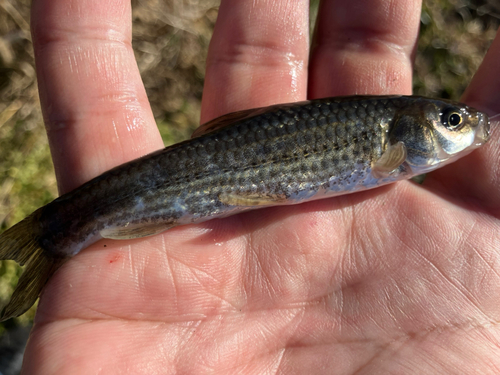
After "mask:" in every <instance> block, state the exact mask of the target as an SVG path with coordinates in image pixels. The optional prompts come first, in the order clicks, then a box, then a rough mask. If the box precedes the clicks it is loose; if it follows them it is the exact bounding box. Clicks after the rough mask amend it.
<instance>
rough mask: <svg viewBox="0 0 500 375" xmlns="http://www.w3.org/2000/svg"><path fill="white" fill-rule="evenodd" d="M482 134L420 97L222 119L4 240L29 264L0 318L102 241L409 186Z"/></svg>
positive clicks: (56, 204)
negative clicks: (395, 185)
mask: <svg viewBox="0 0 500 375" xmlns="http://www.w3.org/2000/svg"><path fill="white" fill-rule="evenodd" d="M489 135H490V122H489V119H488V116H487V115H486V114H484V113H482V112H479V111H477V110H475V109H473V108H471V107H468V106H466V105H465V104H461V103H457V102H453V101H449V100H444V99H432V98H425V97H418V96H401V95H391V96H350V97H333V98H325V99H317V100H310V101H305V102H298V103H288V104H278V105H273V106H269V107H264V108H256V109H250V110H244V111H239V112H235V113H231V114H228V115H225V116H222V117H220V118H217V119H215V120H212V121H210V122H208V123H206V124H204V125H202V126H201V127H199V128H198V129H197V130H196V131H195V132H194V133H193V136H192V138H191V139H189V140H186V141H184V142H180V143H178V144H175V145H172V146H169V147H166V148H164V149H162V150H159V151H156V152H153V153H151V154H149V155H146V156H143V157H141V158H138V159H135V160H133V161H130V162H128V163H125V164H122V165H120V166H118V167H115V168H113V169H111V170H109V171H107V172H105V173H103V174H101V175H100V176H97V177H95V178H94V179H92V180H90V181H88V182H87V183H85V184H83V185H82V186H80V187H78V188H76V189H75V190H73V191H71V192H69V193H67V194H64V195H62V196H60V197H59V198H57V199H55V200H54V201H52V202H50V203H49V204H47V205H45V206H43V207H41V208H39V209H38V210H36V211H35V212H33V213H32V214H31V215H29V216H28V217H27V218H25V219H24V220H22V221H20V222H19V223H17V224H15V225H14V226H12V227H11V228H9V229H7V230H6V231H5V232H3V233H2V234H1V235H0V259H11V260H14V261H16V262H18V263H19V264H20V265H25V266H26V267H25V270H24V272H23V274H22V275H21V277H20V279H19V282H18V285H17V287H16V289H15V290H14V293H13V295H12V297H11V299H10V301H9V303H8V304H7V305H6V306H5V308H4V309H3V310H2V313H1V315H0V321H5V320H7V319H10V318H12V317H16V316H19V315H21V314H22V313H24V312H25V311H27V310H28V309H29V308H30V307H31V306H32V305H33V304H34V303H35V301H36V299H37V298H38V296H39V294H40V292H41V290H42V288H43V287H44V285H45V284H46V283H47V281H48V280H49V278H50V277H51V276H52V275H53V274H54V273H55V272H56V271H57V269H59V267H61V265H62V264H64V263H65V262H66V261H68V260H69V259H71V257H73V256H74V255H76V254H77V253H78V252H80V251H81V250H82V249H84V248H86V247H88V246H90V245H91V244H93V243H95V242H97V241H99V240H100V239H103V238H106V239H114V240H124V239H132V238H140V237H145V236H151V235H155V234H158V233H161V232H163V231H165V230H167V229H169V228H173V227H176V226H179V225H186V224H193V223H200V222H203V221H205V220H211V219H215V218H221V217H226V216H229V215H233V214H236V213H239V212H242V211H245V210H250V209H257V208H262V207H269V206H278V205H289V204H299V203H303V202H307V201H311V200H315V199H323V198H328V197H333V196H337V195H342V194H348V193H353V192H357V191H361V190H365V189H371V188H375V187H378V186H382V185H385V184H389V183H393V182H396V181H400V180H405V179H409V178H412V177H414V176H418V175H422V174H425V173H428V172H430V171H432V170H434V169H436V168H439V167H442V166H444V165H447V164H449V163H451V162H453V161H455V160H457V159H458V158H460V157H463V156H465V155H466V154H468V153H469V152H471V151H472V150H474V149H476V148H478V147H479V146H481V145H483V144H484V143H485V142H486V141H487V140H488V138H489Z"/></svg>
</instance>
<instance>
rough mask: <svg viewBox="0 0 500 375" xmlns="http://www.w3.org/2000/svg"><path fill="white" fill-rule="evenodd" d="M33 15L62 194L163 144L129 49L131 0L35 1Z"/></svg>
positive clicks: (44, 107)
mask: <svg viewBox="0 0 500 375" xmlns="http://www.w3.org/2000/svg"><path fill="white" fill-rule="evenodd" d="M31 14H32V32H33V42H34V48H35V56H36V68H37V76H38V85H39V91H40V100H41V105H42V111H43V114H44V118H45V125H46V128H47V133H48V137H49V143H50V148H51V152H52V158H53V161H54V167H55V171H56V176H57V180H58V184H59V190H60V192H61V193H64V192H67V191H69V190H72V189H73V188H75V187H77V186H79V185H81V184H82V183H84V182H85V181H87V180H89V179H90V178H92V177H94V176H96V175H98V174H100V173H102V172H104V171H106V170H108V169H110V168H112V167H114V166H116V165H118V164H121V163H124V162H125V161H128V160H131V159H135V158H137V157H139V156H142V155H144V154H146V153H149V152H151V151H154V150H156V149H159V148H161V147H163V143H162V141H161V137H160V135H159V133H158V129H157V127H156V124H155V121H154V118H153V115H152V112H151V109H150V106H149V102H148V99H147V97H146V92H145V89H144V86H143V84H142V81H141V77H140V74H139V70H138V68H137V64H136V62H135V58H134V53H133V50H132V47H131V36H132V35H131V27H132V25H131V4H130V0H111V1H99V0H50V1H47V0H39V1H35V2H33V6H32V13H31Z"/></svg>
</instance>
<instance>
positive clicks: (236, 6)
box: [201, 0, 309, 123]
mask: <svg viewBox="0 0 500 375" xmlns="http://www.w3.org/2000/svg"><path fill="white" fill-rule="evenodd" d="M308 9H309V1H307V0H299V1H286V0H279V1H277V0H223V1H222V2H221V6H220V10H219V17H218V19H217V23H216V25H215V30H214V35H213V37H212V41H211V43H210V48H209V52H208V57H207V73H206V79H205V88H204V91H203V101H202V115H201V118H202V123H203V122H206V121H208V120H210V119H212V118H214V117H217V116H220V115H222V114H225V113H228V112H233V111H237V110H241V109H247V108H252V107H260V106H266V105H270V104H275V103H283V102H292V101H298V100H304V99H305V97H306V85H307V61H308V54H309V50H308V38H309V15H308Z"/></svg>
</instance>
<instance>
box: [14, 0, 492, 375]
mask: <svg viewBox="0 0 500 375" xmlns="http://www.w3.org/2000/svg"><path fill="white" fill-rule="evenodd" d="M308 5H309V1H306V0H298V1H276V0H257V1H249V0H232V1H229V0H226V1H223V3H222V5H221V9H220V12H219V19H218V22H217V26H216V31H215V33H214V37H213V40H212V44H211V50H210V53H209V58H208V63H207V78H206V85H205V93H204V102H203V113H202V122H204V121H207V120H209V119H211V118H214V117H216V116H218V115H222V114H224V113H227V112H231V111H235V110H239V109H244V108H250V107H258V106H265V105H270V104H274V103H279V102H292V101H299V100H304V99H306V98H307V97H309V98H317V97H327V96H335V95H349V94H388V93H390V94H394V93H401V94H410V93H411V72H412V66H411V64H412V57H411V56H412V52H413V50H414V46H415V42H416V38H417V32H418V22H419V17H420V3H419V2H418V1H409V0H401V1H397V2H380V3H379V2H374V1H350V2H348V1H340V0H338V1H329V2H326V1H325V2H324V4H323V9H322V10H321V11H320V15H321V18H320V26H319V30H318V39H317V41H316V42H317V44H316V46H315V49H314V51H313V53H312V55H311V59H310V62H309V65H308V60H309V51H308V17H307V7H308ZM130 27H131V25H130V4H129V2H128V1H126V0H114V1H106V2H103V1H96V0H70V1H68V0H53V1H47V0H38V1H36V2H34V4H33V31H34V42H35V50H36V56H37V70H38V77H39V84H40V93H41V102H42V107H43V110H44V114H45V118H46V123H47V128H48V134H49V139H50V143H51V147H52V150H53V155H54V164H55V168H56V173H57V177H58V181H59V184H60V190H61V193H63V192H67V191H68V190H71V189H73V188H75V187H76V186H78V185H80V184H81V183H83V182H85V181H86V180H88V179H90V178H92V177H94V176H95V175H98V174H100V173H102V172H103V171H105V170H107V169H109V168H111V167H113V166H115V165H117V164H120V163H122V162H124V161H127V160H130V159H133V158H136V157H138V156H140V155H143V154H145V153H147V152H150V151H153V150H155V149H158V148H161V147H162V144H161V139H160V137H159V135H158V132H157V130H156V126H155V123H154V119H153V116H152V114H151V111H150V109H149V105H148V102H147V98H146V95H145V91H144V88H143V87H142V83H141V80H140V76H139V73H138V71H137V68H136V64H135V61H134V55H133V52H132V49H131V46H130ZM498 61H500V39H498V38H497V40H496V41H495V42H494V44H493V46H492V47H491V49H490V52H489V55H488V56H487V57H486V59H485V62H484V64H483V65H482V67H481V68H480V70H479V71H478V74H477V75H476V77H475V78H474V81H473V82H472V83H471V85H470V87H469V89H468V91H467V92H466V94H465V97H464V101H465V102H467V103H468V104H471V105H473V106H475V107H477V108H479V109H481V110H484V111H486V112H488V113H490V114H493V113H497V112H499V108H498V104H497V103H498V96H499V93H500V78H498V74H496V72H497V71H498ZM493 128H494V126H493ZM497 143H498V133H497V132H495V131H493V135H492V139H491V140H490V143H489V144H487V145H486V146H485V147H483V148H481V149H480V150H478V151H475V152H474V153H473V154H471V155H469V156H467V157H466V158H464V159H462V160H460V161H459V162H457V163H455V164H453V165H450V166H448V167H445V168H443V169H441V170H439V171H436V172H434V173H432V174H431V175H430V176H429V177H428V178H427V180H426V181H425V183H424V185H423V186H420V185H416V184H413V183H411V182H400V183H397V184H393V185H390V186H386V187H382V188H379V189H375V190H372V191H366V192H362V193H357V194H353V195H347V196H341V197H336V198H332V199H326V200H322V201H315V202H312V203H306V204H301V205H297V206H290V207H276V208H269V209H263V210H258V211H253V212H249V213H244V214H240V215H237V216H233V217H230V218H227V219H222V220H213V221H209V222H206V223H203V224H199V225H191V226H186V227H178V228H174V229H172V230H169V231H167V232H165V233H164V234H161V235H158V236H155V237H151V238H145V239H140V240H134V241H128V242H125V241H105V242H104V243H105V244H106V247H105V248H104V247H103V242H102V241H101V242H99V243H97V244H95V245H94V246H92V247H90V248H88V249H86V250H85V251H82V252H81V253H80V254H78V255H77V256H76V257H74V258H73V259H72V260H71V261H69V262H68V263H66V264H65V265H64V266H63V267H62V268H61V269H60V271H59V272H58V273H57V274H56V275H54V277H53V278H52V279H51V280H50V282H49V283H48V285H47V287H46V288H45V291H44V293H43V296H42V298H41V301H40V305H39V309H38V314H37V318H36V322H35V323H36V324H35V326H34V329H33V332H32V336H31V338H30V341H29V344H28V347H27V350H26V354H25V362H24V369H23V370H24V372H25V373H29V374H51V373H54V374H55V373H57V374H66V373H70V374H79V373H82V374H89V373H98V372H101V373H105V374H113V373H120V374H123V373H134V374H136V373H147V374H153V373H192V374H202V373H220V374H223V373H228V374H234V373H249V374H252V373H255V374H262V373H286V374H289V373H309V374H322V373H328V374H331V373H335V374H351V373H366V374H375V373H397V374H404V373H408V374H409V373H425V374H429V373H440V374H444V373H457V372H461V373H473V372H476V373H481V374H486V373H495V372H498V368H499V367H500V360H499V359H498V358H500V356H499V349H498V348H499V347H500V346H499V339H498V336H499V334H498V329H497V321H498V320H499V317H500V309H499V307H500V306H499V305H500V298H498V297H499V294H500V278H499V276H498V271H497V270H496V269H497V268H498V266H499V263H500V254H499V249H500V246H499V245H500V230H499V229H500V228H499V227H500V225H499V221H498V217H499V215H500V191H499V188H498V186H500V183H499V182H500V181H499V180H500V171H499V170H498V168H497V165H498V161H499V158H500V152H499V151H498V148H497V147H496V145H497ZM495 370H496V371H495Z"/></svg>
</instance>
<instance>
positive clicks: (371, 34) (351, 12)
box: [309, 0, 421, 98]
mask: <svg viewBox="0 0 500 375" xmlns="http://www.w3.org/2000/svg"><path fill="white" fill-rule="evenodd" d="M420 8H421V1H419V0H402V1H382V0H377V1H373V0H362V1H352V0H335V1H322V2H321V4H320V9H319V12H318V15H319V17H318V21H317V22H318V23H317V28H316V30H315V36H314V41H313V43H312V46H313V47H312V53H311V61H310V64H309V97H310V98H318V97H327V96H337V95H353V94H411V92H412V60H413V58H412V55H413V51H414V49H415V44H416V42H417V35H418V27H419V20H420Z"/></svg>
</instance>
